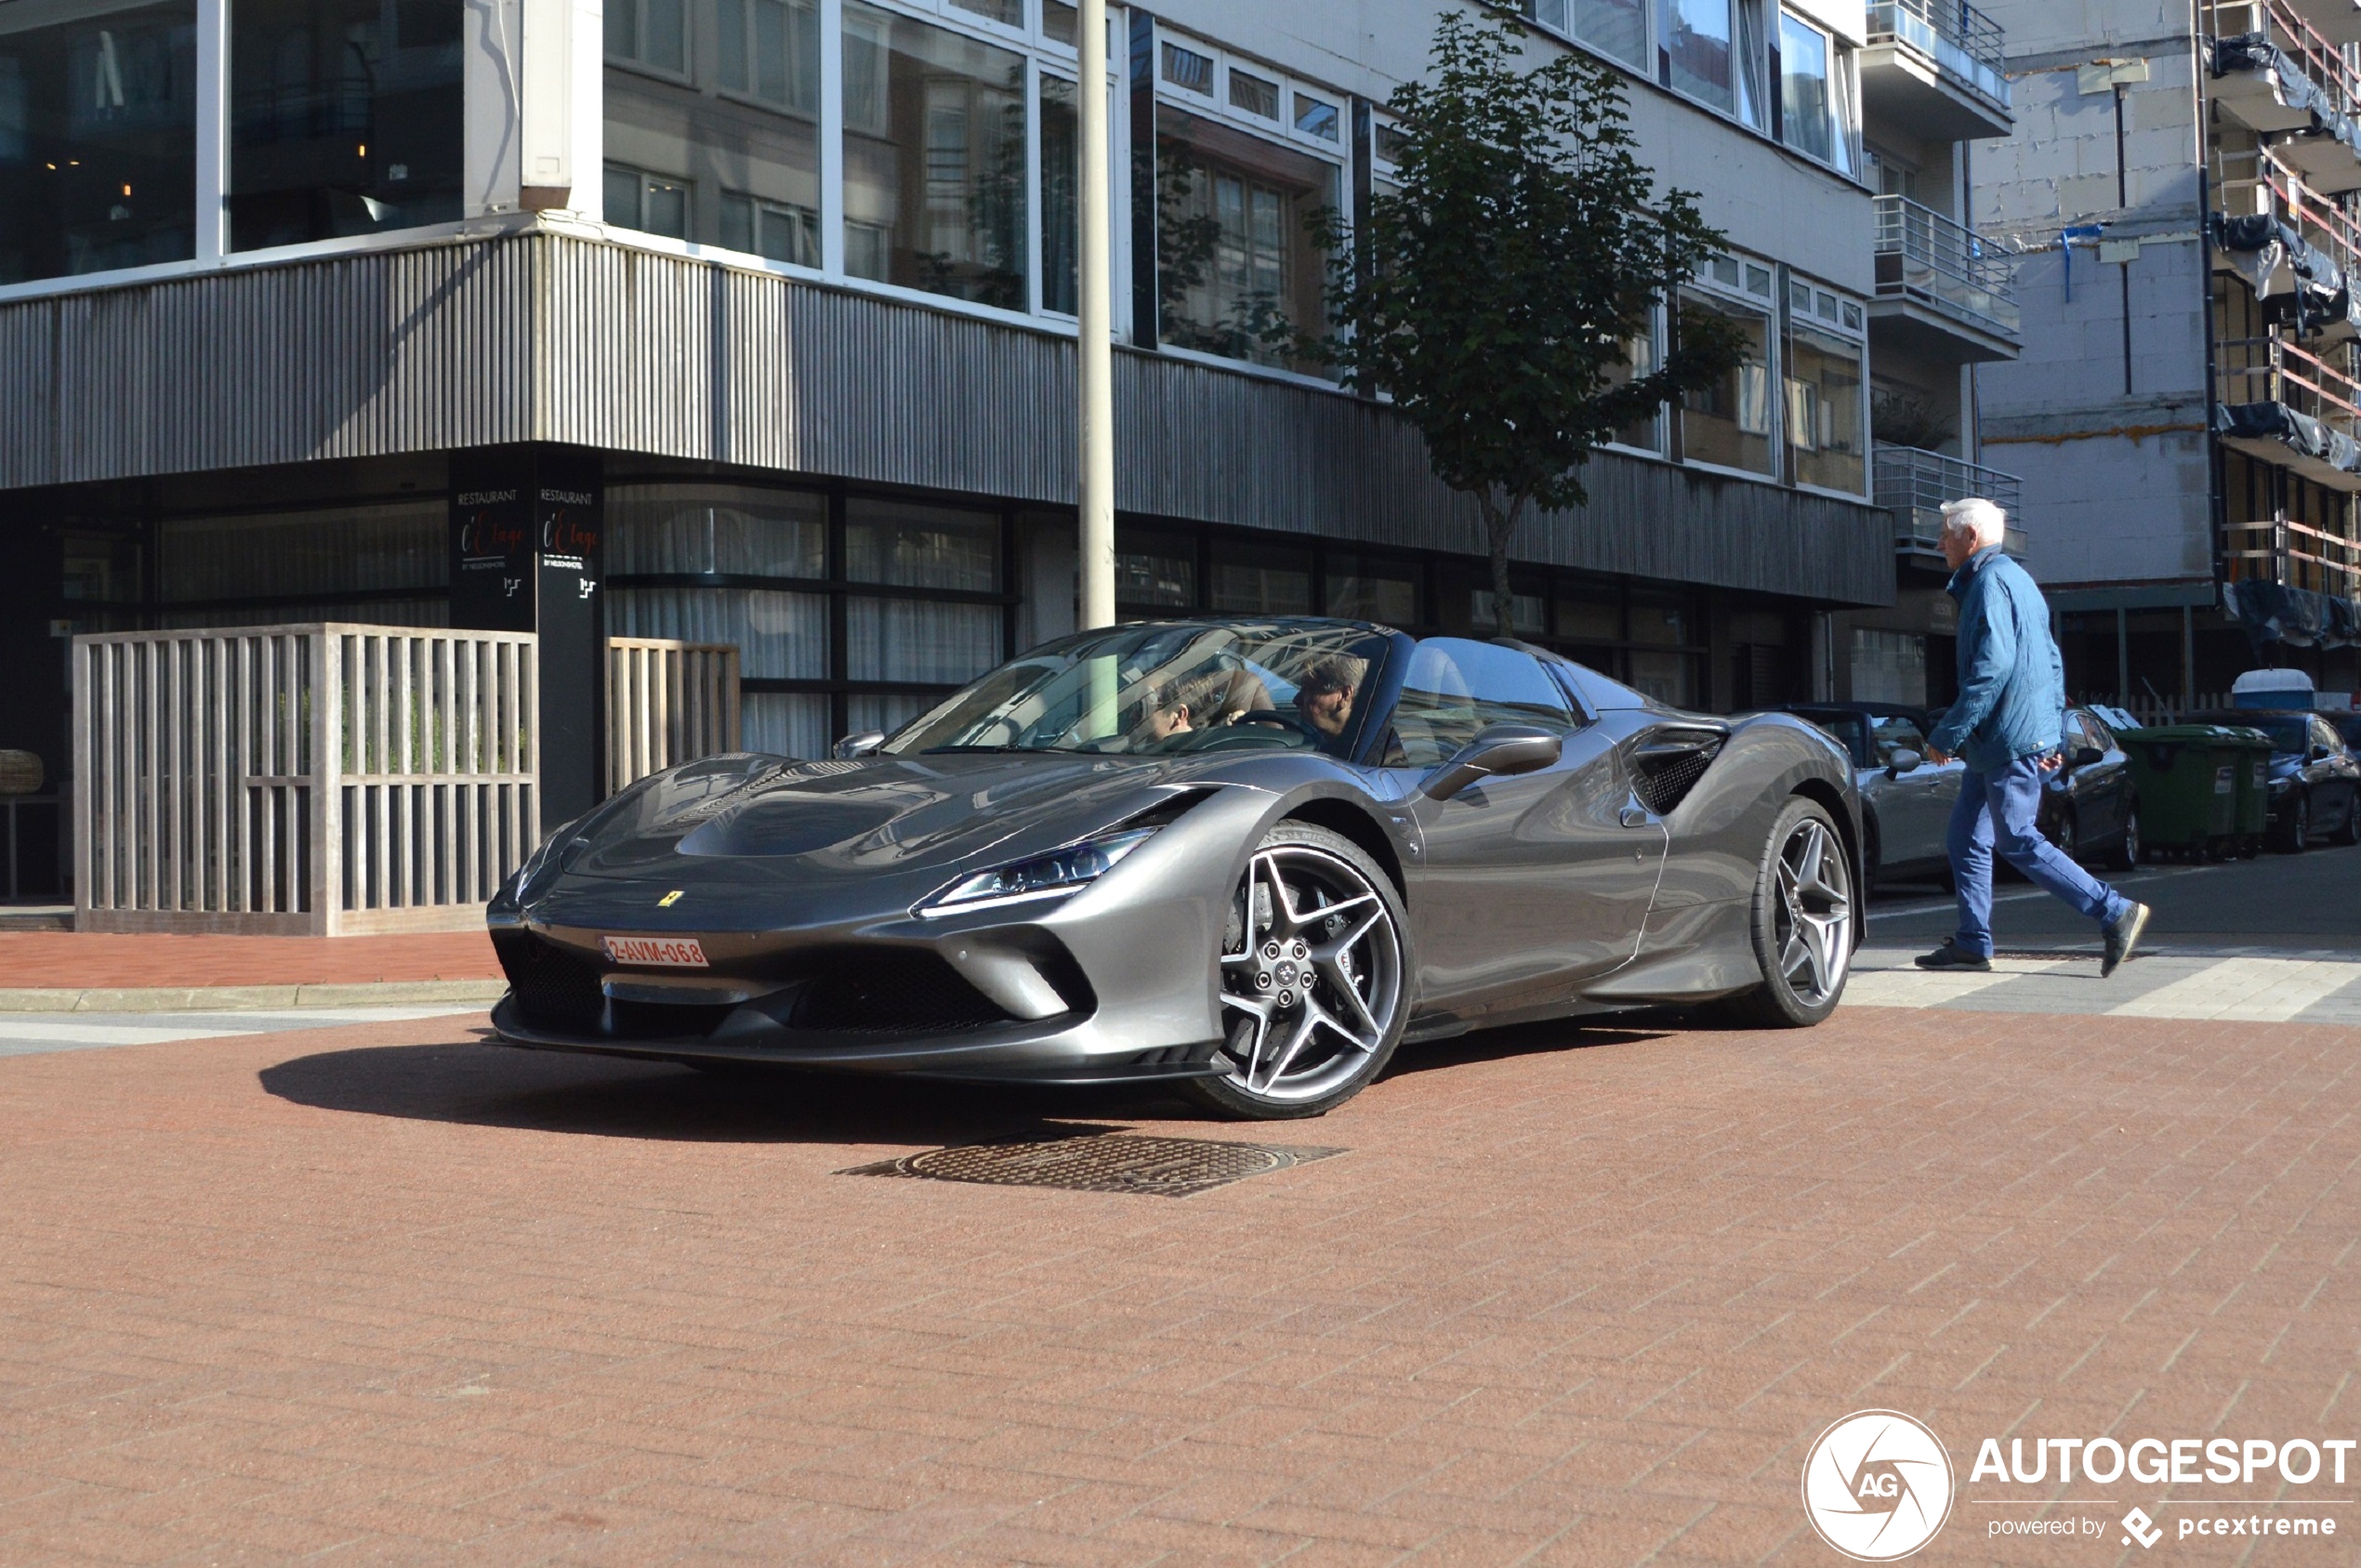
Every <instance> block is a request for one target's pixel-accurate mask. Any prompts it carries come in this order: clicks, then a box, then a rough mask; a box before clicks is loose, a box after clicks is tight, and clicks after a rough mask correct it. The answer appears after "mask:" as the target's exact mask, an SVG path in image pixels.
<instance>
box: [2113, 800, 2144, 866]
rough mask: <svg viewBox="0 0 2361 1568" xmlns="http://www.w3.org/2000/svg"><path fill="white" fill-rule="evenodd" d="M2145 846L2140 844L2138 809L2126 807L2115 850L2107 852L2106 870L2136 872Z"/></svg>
mask: <svg viewBox="0 0 2361 1568" xmlns="http://www.w3.org/2000/svg"><path fill="white" fill-rule="evenodd" d="M2146 851H2147V846H2146V845H2144V844H2143V843H2141V842H2140V808H2138V807H2137V806H2130V807H2127V808H2125V810H2124V813H2123V831H2122V832H2121V833H2120V834H2118V835H2117V836H2116V840H2115V848H2114V849H2112V850H2108V851H2107V868H2108V869H2109V870H2111V871H2137V870H2139V869H2140V857H2141V856H2142V855H2143V854H2144V853H2145V852H2146Z"/></svg>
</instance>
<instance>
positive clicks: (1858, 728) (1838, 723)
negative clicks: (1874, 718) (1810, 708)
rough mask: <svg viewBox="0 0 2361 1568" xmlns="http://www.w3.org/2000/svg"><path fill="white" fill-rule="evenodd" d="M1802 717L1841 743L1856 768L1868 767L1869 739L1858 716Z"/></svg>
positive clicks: (1806, 715) (1809, 714) (1834, 714)
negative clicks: (1850, 754)
mask: <svg viewBox="0 0 2361 1568" xmlns="http://www.w3.org/2000/svg"><path fill="white" fill-rule="evenodd" d="M1803 717H1804V718H1808V719H1810V720H1812V722H1813V723H1814V724H1817V725H1818V726H1820V728H1821V729H1823V730H1826V731H1827V732H1828V733H1829V734H1831V735H1834V736H1835V737H1836V738H1837V739H1838V740H1839V741H1841V742H1842V743H1843V744H1844V749H1845V750H1847V751H1849V752H1851V753H1852V754H1853V762H1854V764H1855V765H1856V766H1859V767H1865V768H1866V767H1867V766H1868V763H1869V737H1868V733H1867V731H1866V730H1865V729H1864V728H1863V725H1862V721H1861V716H1860V715H1859V714H1857V713H1805V714H1804V715H1803Z"/></svg>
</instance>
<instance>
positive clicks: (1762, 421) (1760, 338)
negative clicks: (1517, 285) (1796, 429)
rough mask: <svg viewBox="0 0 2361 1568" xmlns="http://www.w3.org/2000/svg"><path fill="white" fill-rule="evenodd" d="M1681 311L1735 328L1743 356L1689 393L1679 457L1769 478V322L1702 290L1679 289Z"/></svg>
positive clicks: (1761, 313) (1763, 315) (1762, 314)
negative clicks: (1715, 318)
mask: <svg viewBox="0 0 2361 1568" xmlns="http://www.w3.org/2000/svg"><path fill="white" fill-rule="evenodd" d="M1681 309H1682V310H1683V311H1690V310H1696V311H1707V312H1710V313H1712V314H1714V315H1718V316H1721V317H1723V318H1724V319H1726V320H1728V321H1729V322H1730V323H1732V324H1733V325H1734V326H1735V327H1736V328H1737V329H1738V335H1739V337H1740V339H1741V340H1742V342H1743V343H1744V345H1745V354H1744V356H1743V357H1742V358H1741V360H1740V361H1739V362H1738V363H1737V365H1736V366H1735V367H1734V368H1733V369H1731V370H1730V371H1728V372H1726V373H1725V374H1724V375H1723V376H1721V378H1720V379H1719V380H1717V381H1715V382H1713V383H1712V384H1711V385H1709V386H1708V387H1705V388H1702V389H1698V390H1696V391H1694V392H1691V393H1689V394H1688V395H1687V396H1686V397H1685V398H1684V399H1683V400H1682V406H1681V441H1682V454H1683V455H1684V456H1686V457H1687V458H1688V459H1689V460H1690V461H1692V462H1696V463H1711V464H1714V465H1716V466H1717V467H1720V468H1740V469H1744V470H1745V471H1747V472H1748V473H1756V474H1764V475H1768V474H1771V473H1774V471H1775V468H1774V462H1773V457H1774V454H1773V452H1772V447H1771V436H1772V418H1773V415H1772V407H1771V318H1770V316H1769V314H1768V313H1766V312H1764V311H1761V310H1750V309H1748V308H1747V307H1745V306H1743V305H1739V304H1737V303H1735V302H1734V301H1731V300H1727V299H1724V298H1721V297H1720V296H1715V295H1711V294H1708V293H1706V292H1705V291H1704V290H1702V289H1697V288H1684V289H1682V291H1681Z"/></svg>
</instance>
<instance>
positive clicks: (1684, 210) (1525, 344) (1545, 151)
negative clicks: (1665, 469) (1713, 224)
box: [1298, 12, 1739, 636]
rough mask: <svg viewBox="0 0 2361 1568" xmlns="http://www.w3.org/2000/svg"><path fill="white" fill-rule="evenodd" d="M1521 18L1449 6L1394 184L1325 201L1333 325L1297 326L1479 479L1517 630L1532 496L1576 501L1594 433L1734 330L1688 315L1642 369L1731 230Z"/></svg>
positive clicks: (1717, 362) (1550, 501)
mask: <svg viewBox="0 0 2361 1568" xmlns="http://www.w3.org/2000/svg"><path fill="white" fill-rule="evenodd" d="M1524 37H1525V34H1524V33H1523V29H1521V28H1519V27H1518V26H1517V25H1516V24H1515V23H1514V22H1513V21H1510V20H1498V21H1494V22H1490V23H1484V22H1479V21H1477V20H1474V19H1473V18H1472V17H1471V16H1469V15H1467V14H1464V13H1459V12H1446V13H1444V16H1443V17H1442V19H1441V20H1440V22H1439V24H1438V25H1437V27H1436V30H1435V37H1434V44H1433V46H1432V49H1431V52H1430V56H1429V59H1430V63H1431V73H1430V76H1429V78H1428V79H1427V80H1425V81H1422V82H1412V83H1408V84H1405V86H1403V87H1402V88H1401V89H1400V90H1399V91H1397V92H1396V93H1395V94H1394V95H1393V97H1392V99H1391V100H1390V101H1389V102H1388V104H1387V108H1388V110H1389V111H1390V112H1392V114H1393V115H1394V117H1395V118H1396V119H1397V120H1398V121H1399V122H1400V125H1401V129H1402V131H1403V132H1404V140H1405V145H1403V146H1402V147H1401V148H1400V149H1399V152H1398V156H1397V159H1396V163H1395V167H1396V169H1397V171H1398V181H1397V187H1398V188H1397V189H1395V190H1392V191H1379V192H1378V193H1377V194H1376V195H1375V196H1374V198H1373V199H1372V201H1371V202H1370V203H1369V206H1368V210H1367V211H1366V212H1365V214H1364V215H1363V217H1362V221H1361V226H1360V230H1359V231H1358V233H1357V234H1352V235H1348V233H1347V232H1346V231H1345V229H1344V227H1343V225H1342V222H1341V220H1340V219H1339V218H1338V217H1335V216H1333V215H1331V216H1330V217H1328V218H1327V220H1326V231H1327V232H1326V243H1327V247H1328V255H1329V257H1330V262H1329V274H1328V284H1327V295H1328V302H1329V312H1330V318H1331V326H1332V330H1330V331H1329V332H1327V333H1326V334H1325V335H1322V336H1313V337H1310V338H1307V339H1303V340H1300V341H1299V345H1298V351H1299V353H1301V354H1303V355H1304V356H1305V357H1307V358H1310V359H1314V360H1317V361H1321V362H1326V363H1330V364H1333V365H1335V366H1336V367H1337V368H1338V369H1339V372H1340V374H1341V375H1342V376H1343V378H1344V379H1345V381H1346V382H1347V384H1348V385H1352V386H1358V387H1363V388H1367V389H1384V390H1385V391H1386V392H1387V393H1389V394H1390V395H1391V396H1392V399H1393V402H1394V406H1395V407H1396V408H1397V409H1398V410H1399V411H1400V412H1401V414H1402V415H1403V416H1404V417H1405V418H1406V419H1408V420H1409V421H1410V422H1411V423H1412V424H1414V425H1416V426H1417V427H1418V430H1419V432H1420V433H1421V434H1422V435H1423V436H1424V437H1425V438H1426V443H1427V454H1428V458H1429V461H1430V462H1431V464H1432V466H1433V468H1434V471H1435V474H1436V477H1438V478H1439V479H1441V480H1442V481H1444V483H1445V484H1447V485H1449V486H1451V487H1452V488H1453V489H1455V490H1460V491H1465V492H1468V493H1470V494H1473V495H1474V496H1475V497H1476V499H1477V502H1478V505H1479V507H1481V508H1482V509H1483V511H1484V517H1485V520H1486V524H1487V533H1489V534H1491V535H1492V536H1493V539H1494V548H1493V554H1494V561H1493V575H1494V579H1495V586H1496V589H1497V594H1496V600H1497V606H1498V613H1499V617H1500V623H1501V626H1500V629H1501V633H1502V635H1504V636H1505V635H1507V631H1508V618H1509V614H1510V604H1509V600H1508V595H1507V591H1506V585H1507V560H1508V557H1507V551H1508V546H1509V541H1510V535H1511V534H1513V533H1514V530H1515V527H1516V524H1517V521H1518V520H1519V518H1520V517H1521V515H1522V514H1523V510H1524V508H1525V507H1526V506H1527V504H1528V503H1538V504H1539V505H1541V506H1544V507H1574V506H1580V505H1583V504H1584V503H1585V502H1586V501H1587V500H1588V495H1587V494H1586V492H1585V491H1584V489H1583V485H1582V468H1583V466H1584V465H1585V464H1586V463H1587V462H1588V461H1589V457H1590V455H1591V453H1592V452H1594V451H1595V450H1596V449H1597V448H1598V446H1599V444H1600V443H1601V442H1603V441H1607V440H1609V439H1611V438H1612V435H1613V432H1614V431H1615V430H1616V428H1620V427H1623V426H1627V425H1629V424H1631V423H1633V422H1634V421H1635V420H1637V419H1639V418H1642V417H1645V416H1646V415H1648V414H1649V413H1650V412H1652V411H1653V410H1654V409H1655V407H1656V406H1657V405H1658V404H1660V403H1663V402H1669V401H1671V400H1673V399H1675V398H1677V397H1679V396H1680V395H1681V394H1682V393H1683V392H1686V391H1688V390H1691V389H1695V388H1698V387H1702V386H1705V385H1707V384H1708V383H1709V382H1711V381H1712V380H1713V379H1714V378H1716V377H1717V376H1721V375H1723V374H1725V373H1726V372H1727V371H1728V369H1729V368H1730V366H1731V365H1733V364H1734V363H1735V362H1737V354H1738V348H1739V345H1738V342H1737V339H1736V337H1735V336H1734V334H1733V333H1732V332H1730V331H1729V330H1728V329H1727V328H1726V327H1725V326H1724V324H1723V323H1721V322H1719V321H1717V320H1712V319H1709V318H1708V319H1707V320H1704V321H1701V322H1696V323H1683V330H1682V333H1681V334H1680V339H1679V341H1678V343H1677V344H1676V345H1675V347H1674V348H1673V349H1672V351H1671V352H1670V353H1669V354H1668V355H1667V356H1666V359H1665V362H1664V364H1663V365H1661V366H1659V367H1657V368H1656V369H1655V370H1654V371H1653V372H1651V373H1650V374H1647V375H1645V376H1634V375H1633V366H1632V363H1631V358H1630V348H1629V346H1630V343H1631V341H1632V340H1633V339H1634V338H1643V337H1645V336H1648V335H1649V333H1650V332H1651V330H1652V326H1653V321H1654V312H1655V307H1656V305H1657V303H1658V302H1659V301H1661V300H1663V299H1664V298H1666V297H1667V296H1669V293H1670V291H1671V289H1672V287H1673V286H1674V285H1675V284H1676V283H1678V281H1680V280H1682V279H1683V278H1686V277H1687V276H1689V275H1690V274H1691V273H1692V272H1693V271H1695V269H1696V267H1697V265H1698V264H1699V262H1700V261H1702V260H1703V258H1704V257H1706V256H1708V254H1710V253H1711V252H1713V251H1715V250H1717V249H1719V248H1721V244H1722V237H1721V234H1719V233H1718V232H1716V231H1714V230H1713V229H1712V228H1710V227H1709V226H1708V225H1707V223H1706V222H1705V221H1704V219H1703V218H1702V217H1699V216H1698V214H1697V211H1696V208H1695V199H1694V197H1693V195H1692V194H1691V193H1690V192H1687V191H1677V190H1676V191H1666V192H1663V193H1661V194H1659V193H1658V192H1657V191H1656V190H1655V175H1654V173H1653V172H1652V171H1651V170H1649V169H1648V168H1647V167H1646V166H1645V165H1642V163H1641V162H1640V160H1639V158H1638V156H1637V155H1636V152H1635V151H1634V149H1635V147H1636V145H1637V143H1636V141H1635V139H1634V138H1633V137H1632V135H1631V130H1630V124H1629V117H1628V116H1627V114H1626V112H1625V110H1624V100H1623V85H1622V81H1621V78H1620V77H1619V76H1618V75H1617V74H1616V72H1615V71H1614V69H1613V68H1612V67H1609V66H1606V65H1603V64H1601V63H1598V62H1596V61H1593V60H1591V59H1589V58H1588V57H1586V56H1583V55H1580V54H1577V53H1575V52H1573V51H1563V52H1556V53H1553V54H1552V55H1551V57H1550V59H1548V60H1547V61H1546V62H1545V63H1543V64H1541V65H1540V66H1538V67H1537V68H1532V69H1528V68H1527V66H1526V63H1525V52H1524V46H1523V39H1524Z"/></svg>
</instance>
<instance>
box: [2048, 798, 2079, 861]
mask: <svg viewBox="0 0 2361 1568" xmlns="http://www.w3.org/2000/svg"><path fill="white" fill-rule="evenodd" d="M2050 845H2051V848H2052V849H2054V850H2057V851H2058V853H2060V854H2062V855H2064V856H2065V858H2066V859H2068V860H2070V861H2077V862H2078V861H2080V860H2081V858H2082V854H2081V850H2082V824H2080V823H2078V822H2077V821H2076V820H2075V816H2074V810H2073V809H2072V808H2071V807H2069V808H2067V809H2066V810H2062V811H2060V812H2059V813H2058V816H2057V821H2056V822H2055V823H2053V824H2051V828H2050Z"/></svg>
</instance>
